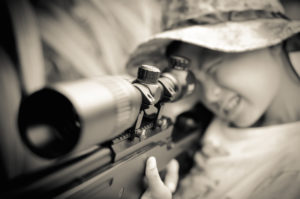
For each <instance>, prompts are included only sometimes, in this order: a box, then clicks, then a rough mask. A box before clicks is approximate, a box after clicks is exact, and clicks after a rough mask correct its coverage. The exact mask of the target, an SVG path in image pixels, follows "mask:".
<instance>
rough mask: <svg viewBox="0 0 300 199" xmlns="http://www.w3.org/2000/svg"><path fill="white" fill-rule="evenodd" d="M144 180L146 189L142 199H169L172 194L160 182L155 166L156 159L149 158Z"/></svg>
mask: <svg viewBox="0 0 300 199" xmlns="http://www.w3.org/2000/svg"><path fill="white" fill-rule="evenodd" d="M146 178H147V180H148V189H147V191H146V192H145V193H144V194H143V196H142V199H148V198H149V199H150V198H151V199H161V198H164V199H170V198H172V194H171V192H170V190H169V189H168V188H167V187H166V186H165V184H164V183H163V182H162V180H161V178H160V176H159V173H158V169H157V166H156V159H155V158H154V157H150V158H148V160H147V164H146Z"/></svg>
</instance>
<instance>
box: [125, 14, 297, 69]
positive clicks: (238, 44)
mask: <svg viewBox="0 0 300 199" xmlns="http://www.w3.org/2000/svg"><path fill="white" fill-rule="evenodd" d="M298 32H300V21H288V20H284V19H260V20H253V21H242V22H224V23H220V24H214V25H193V26H189V27H184V28H180V29H175V30H170V31H166V32H162V33H159V34H157V35H154V36H153V37H152V38H150V39H148V40H147V41H146V42H144V43H142V44H141V45H140V46H139V47H138V48H137V50H136V51H135V52H134V53H133V54H132V56H131V59H130V60H129V63H128V66H129V67H130V66H131V65H132V64H136V63H137V62H136V61H137V60H139V61H145V60H146V59H151V56H154V59H158V57H160V56H163V55H160V56H159V54H163V53H164V49H165V47H166V46H167V45H168V44H169V43H170V42H171V41H173V40H179V41H183V42H187V43H191V44H194V45H199V46H201V47H204V48H208V49H212V50H217V51H222V52H244V51H250V50H255V49H260V48H264V47H268V46H272V45H275V44H278V43H280V42H281V41H283V40H285V39H286V38H288V37H290V36H292V35H294V34H296V33H298ZM148 61H149V60H148Z"/></svg>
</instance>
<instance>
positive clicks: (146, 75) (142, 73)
mask: <svg viewBox="0 0 300 199" xmlns="http://www.w3.org/2000/svg"><path fill="white" fill-rule="evenodd" d="M159 76H160V70H159V69H158V68H157V67H155V66H150V65H142V66H140V67H139V69H138V74H137V80H138V81H139V82H141V83H146V84H156V83H157V81H158V78H159Z"/></svg>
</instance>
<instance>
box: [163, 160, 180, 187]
mask: <svg viewBox="0 0 300 199" xmlns="http://www.w3.org/2000/svg"><path fill="white" fill-rule="evenodd" d="M166 170H167V173H166V177H165V185H166V186H167V187H168V188H169V189H170V191H171V192H172V193H174V192H175V190H176V187H177V183H178V171H179V163H178V162H177V160H175V159H172V160H171V161H170V162H169V164H168V165H167V167H166Z"/></svg>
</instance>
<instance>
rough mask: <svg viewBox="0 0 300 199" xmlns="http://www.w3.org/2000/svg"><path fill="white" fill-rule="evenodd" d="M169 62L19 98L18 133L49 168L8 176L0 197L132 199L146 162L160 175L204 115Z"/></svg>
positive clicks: (185, 147) (180, 69)
mask: <svg viewBox="0 0 300 199" xmlns="http://www.w3.org/2000/svg"><path fill="white" fill-rule="evenodd" d="M172 60H173V61H172V62H171V63H173V65H172V67H171V69H170V70H169V71H167V72H164V73H162V74H161V73H160V70H159V69H158V68H156V67H153V66H149V65H142V66H141V67H139V69H138V75H137V78H136V79H130V78H124V77H119V76H105V77H101V78H90V79H81V80H77V81H72V82H60V83H56V84H54V85H50V86H48V87H46V88H43V89H41V90H39V91H37V92H35V93H33V94H31V95H29V96H28V97H26V98H25V99H24V100H23V101H22V103H21V106H20V111H19V118H18V125H19V129H20V136H21V137H22V140H23V142H24V144H25V145H26V146H27V147H28V148H29V149H30V150H31V151H32V152H33V153H32V154H33V155H35V156H38V157H39V158H41V159H47V160H49V161H51V162H52V163H51V164H50V165H48V166H44V167H41V168H40V169H37V171H34V172H30V173H29V174H26V175H23V176H20V177H18V178H16V179H13V180H12V181H11V182H10V183H8V185H7V187H5V189H4V191H3V192H2V193H1V195H0V196H1V198H20V197H22V198H23V197H30V198H57V199H60V198H75V199H76V198H105V199H110V198H112V199H115V198H130V199H137V198H139V197H140V196H141V194H142V193H143V192H144V190H145V187H144V186H143V176H144V170H145V161H146V159H147V158H148V157H149V156H155V157H156V158H157V163H158V169H159V171H163V168H164V167H165V166H166V164H167V163H168V162H169V161H170V160H171V159H172V158H178V159H180V157H184V156H182V154H189V155H191V154H192V153H193V152H194V151H195V150H197V149H198V148H199V140H200V138H201V136H202V134H203V131H204V130H205V128H206V127H207V125H208V123H209V122H210V120H211V118H212V115H211V113H210V112H209V111H208V110H207V109H205V108H204V107H203V106H202V105H201V104H200V103H198V97H197V96H198V95H197V88H198V87H197V84H196V80H195V78H194V76H193V74H192V73H191V72H190V71H189V70H188V67H187V63H186V60H184V59H183V58H181V57H173V58H172ZM183 168H184V167H183ZM180 171H181V173H183V169H181V170H180Z"/></svg>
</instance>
